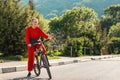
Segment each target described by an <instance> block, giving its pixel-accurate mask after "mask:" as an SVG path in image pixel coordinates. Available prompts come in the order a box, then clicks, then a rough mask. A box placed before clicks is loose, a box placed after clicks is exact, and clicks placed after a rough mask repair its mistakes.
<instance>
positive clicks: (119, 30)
mask: <svg viewBox="0 0 120 80" xmlns="http://www.w3.org/2000/svg"><path fill="white" fill-rule="evenodd" d="M108 36H109V37H110V38H112V37H120V23H117V24H116V25H113V26H111V27H110V30H109V33H108Z"/></svg>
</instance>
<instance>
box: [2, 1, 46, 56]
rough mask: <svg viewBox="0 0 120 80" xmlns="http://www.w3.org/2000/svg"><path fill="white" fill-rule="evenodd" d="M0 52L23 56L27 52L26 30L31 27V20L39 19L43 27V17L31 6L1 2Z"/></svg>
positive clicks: (18, 2) (13, 2)
mask: <svg viewBox="0 0 120 80" xmlns="http://www.w3.org/2000/svg"><path fill="white" fill-rule="evenodd" d="M0 5H1V7H0V37H1V38H0V52H2V53H4V55H23V53H24V52H25V51H26V45H25V39H24V36H25V35H24V34H25V28H26V26H28V25H31V18H32V17H37V18H38V19H39V21H40V23H39V24H40V25H41V26H45V23H43V17H42V16H41V15H40V14H39V13H37V12H36V11H34V10H30V8H29V5H27V6H21V3H20V0H18V1H16V0H3V1H0Z"/></svg>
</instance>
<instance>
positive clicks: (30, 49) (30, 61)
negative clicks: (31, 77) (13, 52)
mask: <svg viewBox="0 0 120 80" xmlns="http://www.w3.org/2000/svg"><path fill="white" fill-rule="evenodd" d="M33 66H34V47H28V71H29V72H30V71H32V69H33Z"/></svg>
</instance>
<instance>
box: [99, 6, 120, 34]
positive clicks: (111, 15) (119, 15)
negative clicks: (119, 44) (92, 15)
mask: <svg viewBox="0 0 120 80" xmlns="http://www.w3.org/2000/svg"><path fill="white" fill-rule="evenodd" d="M104 13H105V15H104V16H102V19H101V26H102V27H101V28H102V29H104V28H106V29H107V32H108V31H109V29H110V26H112V25H115V24H116V23H118V22H120V4H118V5H112V6H109V7H108V8H106V9H105V11H104Z"/></svg>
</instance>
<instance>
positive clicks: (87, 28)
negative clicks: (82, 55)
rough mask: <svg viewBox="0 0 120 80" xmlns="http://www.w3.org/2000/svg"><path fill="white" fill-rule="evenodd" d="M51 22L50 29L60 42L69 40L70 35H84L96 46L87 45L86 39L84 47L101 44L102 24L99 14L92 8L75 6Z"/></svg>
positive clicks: (77, 36)
mask: <svg viewBox="0 0 120 80" xmlns="http://www.w3.org/2000/svg"><path fill="white" fill-rule="evenodd" d="M49 24H50V28H51V29H50V30H51V31H52V32H53V33H54V35H55V36H56V38H57V39H56V40H57V41H59V42H60V41H67V38H68V37H70V38H71V39H72V38H80V37H83V38H85V39H89V40H87V41H92V42H93V44H94V46H89V44H88V45H86V43H87V41H86V40H85V39H84V45H83V47H93V48H94V47H98V45H99V41H100V33H99V32H100V24H99V20H98V18H97V14H96V13H95V12H94V10H93V9H91V8H86V7H82V8H73V9H72V10H68V11H66V13H65V14H63V15H62V16H61V17H59V18H54V19H52V20H51V22H50V23H49ZM59 42H58V43H59ZM61 43H62V42H61ZM59 44H60V43H59Z"/></svg>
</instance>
